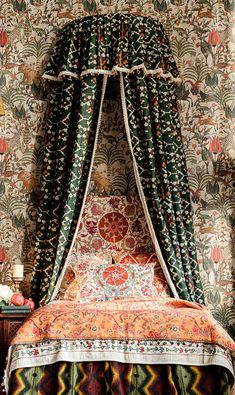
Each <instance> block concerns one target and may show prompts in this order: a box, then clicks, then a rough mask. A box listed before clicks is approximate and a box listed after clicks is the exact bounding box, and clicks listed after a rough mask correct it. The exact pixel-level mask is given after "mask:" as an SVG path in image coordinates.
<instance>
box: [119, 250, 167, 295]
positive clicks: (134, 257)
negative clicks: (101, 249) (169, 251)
mask: <svg viewBox="0 0 235 395" xmlns="http://www.w3.org/2000/svg"><path fill="white" fill-rule="evenodd" d="M115 261H116V262H117V263H119V264H122V265H124V264H130V263H132V264H137V265H146V264H149V263H150V262H152V263H155V267H154V287H155V290H156V292H157V295H159V296H161V297H164V296H165V297H170V296H171V291H170V288H169V286H168V284H167V281H166V279H165V276H164V273H163V271H162V268H161V266H160V263H159V260H158V258H157V256H156V254H151V253H147V252H135V253H132V254H124V255H121V256H119V257H118V259H117V260H115Z"/></svg>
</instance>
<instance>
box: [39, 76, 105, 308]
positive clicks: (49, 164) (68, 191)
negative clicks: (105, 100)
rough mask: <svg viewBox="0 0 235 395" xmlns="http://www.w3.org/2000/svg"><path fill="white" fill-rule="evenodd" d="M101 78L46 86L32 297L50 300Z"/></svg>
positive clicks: (75, 213)
mask: <svg viewBox="0 0 235 395" xmlns="http://www.w3.org/2000/svg"><path fill="white" fill-rule="evenodd" d="M101 83H102V80H101V78H99V77H92V76H87V77H86V78H85V79H83V80H82V81H77V80H75V81H74V80H71V79H69V78H66V79H64V80H63V82H62V83H60V84H59V85H58V83H57V84H56V85H55V83H53V86H52V87H51V89H52V92H51V97H50V105H49V109H48V122H47V132H46V141H45V153H44V166H43V169H42V183H41V194H40V200H39V209H38V211H39V214H38V220H37V234H36V246H35V262H34V273H33V282H32V296H33V298H34V300H35V302H36V303H37V304H39V303H40V304H44V303H45V302H48V301H49V300H50V296H51V294H52V292H53V290H54V286H55V283H56V280H57V277H58V274H59V273H60V271H61V268H62V266H63V264H64V261H65V258H66V256H67V253H68V249H69V246H70V244H71V242H72V238H73V234H74V232H75V229H76V225H77V222H78V218H79V213H80V211H81V207H82V202H83V197H84V194H85V189H86V185H87V179H88V174H89V169H90V167H91V158H92V152H93V147H94V141H95V133H96V127H97V120H98V114H99V103H100V92H101V91H100V89H99V87H100V84H101Z"/></svg>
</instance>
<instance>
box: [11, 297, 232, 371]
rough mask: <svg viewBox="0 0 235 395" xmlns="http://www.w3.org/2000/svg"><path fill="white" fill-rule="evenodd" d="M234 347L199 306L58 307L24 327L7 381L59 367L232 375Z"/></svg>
mask: <svg viewBox="0 0 235 395" xmlns="http://www.w3.org/2000/svg"><path fill="white" fill-rule="evenodd" d="M234 351H235V343H234V342H233V340H232V339H231V338H230V336H229V335H228V334H227V332H226V331H225V330H224V329H223V328H222V327H221V326H220V325H219V324H218V323H217V322H216V321H215V319H214V318H213V316H212V315H211V313H210V311H209V310H208V309H207V308H206V307H204V306H201V305H199V304H195V303H191V302H187V301H184V300H175V299H173V298H158V297H155V298H151V299H145V300H143V299H141V300H138V299H121V300H113V301H105V302H99V303H97V302H91V303H77V302H73V301H54V302H51V303H49V304H48V305H46V306H44V307H41V308H39V309H37V310H36V311H34V312H33V314H31V316H30V317H29V318H28V319H27V320H26V321H25V323H24V324H23V325H22V326H21V327H20V329H19V331H18V333H17V335H16V337H15V338H14V339H13V341H12V346H11V348H10V350H9V363H8V368H7V377H8V378H9V376H10V373H11V371H13V370H15V369H17V368H21V367H23V368H24V367H32V366H41V365H48V364H52V363H55V362H58V361H67V362H91V361H117V362H123V363H138V364H139V363H143V364H172V363H173V364H178V365H197V366H203V365H205V366H206V365H219V366H223V367H225V368H227V369H228V370H230V372H231V373H232V374H234V371H233V355H234Z"/></svg>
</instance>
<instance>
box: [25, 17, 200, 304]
mask: <svg viewBox="0 0 235 395" xmlns="http://www.w3.org/2000/svg"><path fill="white" fill-rule="evenodd" d="M113 74H120V82H121V94H122V104H123V114H124V120H125V128H126V133H127V138H128V141H129V145H130V149H131V152H132V155H133V165H134V170H135V175H136V182H137V186H138V189H139V194H140V197H141V200H142V204H143V207H144V211H145V215H146V219H147V223H148V226H149V230H150V233H151V236H152V239H153V241H154V245H155V248H156V253H157V255H158V258H159V261H160V263H161V266H162V269H163V271H164V273H165V276H166V278H167V280H168V283H169V285H170V287H171V290H172V292H173V294H174V296H175V297H181V298H184V299H187V300H191V301H195V302H200V303H203V302H204V299H203V292H202V287H201V282H200V277H199V273H198V267H197V260H196V252H195V246H194V237H193V230H192V218H191V206H190V200H189V188H188V182H187V171H186V166H185V161H184V153H183V146H182V140H181V136H180V127H179V120H178V112H177V105H176V97H175V89H174V83H173V82H174V80H176V79H177V78H178V71H177V68H176V65H175V62H174V59H173V56H172V54H171V51H170V46H169V42H168V40H167V38H166V35H165V33H164V30H163V28H162V26H161V24H160V23H159V22H158V21H156V20H153V19H152V18H149V17H143V16H135V15H127V14H110V15H95V16H89V17H85V18H81V19H78V20H76V21H73V22H71V23H69V24H68V25H66V26H65V28H64V29H63V31H62V32H61V35H60V37H59V39H58V42H57V44H56V46H55V49H54V52H53V54H52V56H51V59H50V62H49V64H48V67H47V69H46V71H45V75H44V76H45V77H46V78H48V79H51V80H54V81H59V82H54V83H53V84H55V87H54V88H53V93H52V96H51V100H50V108H49V114H48V127H47V136H46V144H45V160H44V170H43V174H42V194H41V200H40V210H39V217H38V231H37V242H36V253H35V265H34V276H33V284H32V289H33V293H34V294H33V297H34V299H35V300H38V302H40V303H45V302H47V301H49V300H50V297H51V294H52V291H53V289H54V286H55V283H56V280H57V278H58V276H59V273H60V272H61V269H62V267H63V265H64V262H65V259H66V257H67V255H68V253H69V249H70V248H71V244H73V243H72V241H73V239H74V233H75V230H76V228H77V229H78V226H79V220H80V219H79V218H80V216H81V213H82V209H83V203H84V200H85V197H86V194H87V185H88V183H89V179H90V172H89V169H91V167H92V166H91V165H92V161H93V158H94V152H95V146H96V139H97V135H98V131H99V123H100V117H101V109H102V100H103V97H104V93H105V86H106V81H107V76H109V75H113ZM102 75H103V76H102ZM102 81H103V86H102V89H101V85H102Z"/></svg>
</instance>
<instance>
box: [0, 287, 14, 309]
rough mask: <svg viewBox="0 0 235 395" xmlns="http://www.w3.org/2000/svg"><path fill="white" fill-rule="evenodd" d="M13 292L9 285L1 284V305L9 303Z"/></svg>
mask: <svg viewBox="0 0 235 395" xmlns="http://www.w3.org/2000/svg"><path fill="white" fill-rule="evenodd" d="M13 293H14V292H13V291H12V289H11V288H10V287H9V286H8V285H3V284H0V306H4V305H6V304H9V303H10V301H11V297H12V295H13Z"/></svg>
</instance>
